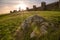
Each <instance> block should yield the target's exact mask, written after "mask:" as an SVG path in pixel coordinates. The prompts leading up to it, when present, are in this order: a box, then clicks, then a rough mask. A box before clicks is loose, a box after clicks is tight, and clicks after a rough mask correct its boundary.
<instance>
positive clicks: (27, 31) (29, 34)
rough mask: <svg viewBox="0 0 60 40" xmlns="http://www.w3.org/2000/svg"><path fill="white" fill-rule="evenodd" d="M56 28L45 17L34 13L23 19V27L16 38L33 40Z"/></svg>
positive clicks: (18, 39)
mask: <svg viewBox="0 0 60 40" xmlns="http://www.w3.org/2000/svg"><path fill="white" fill-rule="evenodd" d="M36 30H38V31H36ZM49 30H50V31H49ZM54 30H55V29H54V24H53V23H50V22H49V21H47V20H46V19H45V18H43V17H40V16H38V15H34V16H31V17H29V18H27V19H26V20H24V21H23V23H22V24H21V29H20V30H19V31H18V32H17V35H16V40H32V39H33V38H34V37H35V40H37V39H36V38H39V37H41V36H43V35H45V34H47V33H48V32H51V31H52V32H53V31H54Z"/></svg>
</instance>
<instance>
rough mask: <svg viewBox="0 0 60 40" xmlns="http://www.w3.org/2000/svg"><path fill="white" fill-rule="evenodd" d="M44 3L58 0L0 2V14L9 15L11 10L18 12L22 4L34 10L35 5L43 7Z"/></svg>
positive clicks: (0, 0) (2, 0)
mask: <svg viewBox="0 0 60 40" xmlns="http://www.w3.org/2000/svg"><path fill="white" fill-rule="evenodd" d="M42 1H44V2H46V3H47V4H49V3H53V2H56V1H58V0H0V14H3V13H9V11H10V10H18V8H19V5H20V4H21V3H23V4H25V5H26V6H27V7H29V8H32V6H33V5H36V6H37V7H38V6H41V2H42Z"/></svg>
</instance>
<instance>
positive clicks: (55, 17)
mask: <svg viewBox="0 0 60 40" xmlns="http://www.w3.org/2000/svg"><path fill="white" fill-rule="evenodd" d="M36 14H37V15H39V16H42V17H44V18H45V19H47V20H49V21H51V22H55V23H56V22H57V23H58V22H60V12H59V11H29V12H27V11H26V12H19V13H12V14H6V15H5V14H4V15H0V39H1V40H14V34H15V31H16V30H18V28H19V27H20V25H21V23H22V22H23V21H24V20H25V19H26V18H28V17H30V16H33V15H36ZM58 24H59V23H58ZM59 32H60V30H59V31H56V34H57V35H58V34H59ZM53 34H54V33H53ZM53 34H51V35H53ZM58 36H59V35H58ZM46 37H47V36H46ZM49 38H50V39H51V38H52V40H53V36H51V37H50V36H49ZM42 40H43V39H42ZM44 40H45V39H44Z"/></svg>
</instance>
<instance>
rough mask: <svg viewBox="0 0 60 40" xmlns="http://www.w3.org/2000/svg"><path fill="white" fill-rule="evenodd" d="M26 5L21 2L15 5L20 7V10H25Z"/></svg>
mask: <svg viewBox="0 0 60 40" xmlns="http://www.w3.org/2000/svg"><path fill="white" fill-rule="evenodd" d="M26 7H27V5H26V4H25V3H23V2H21V3H20V4H18V5H17V8H20V10H26Z"/></svg>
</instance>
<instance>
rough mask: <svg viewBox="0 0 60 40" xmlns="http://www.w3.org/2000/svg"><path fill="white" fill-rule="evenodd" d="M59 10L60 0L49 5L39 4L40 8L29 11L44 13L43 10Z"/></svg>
mask: <svg viewBox="0 0 60 40" xmlns="http://www.w3.org/2000/svg"><path fill="white" fill-rule="evenodd" d="M59 8H60V0H59V1H58V2H54V3H51V4H46V2H41V7H36V6H35V7H34V5H33V8H32V9H29V11H41V10H42V11H44V10H56V9H59Z"/></svg>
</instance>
